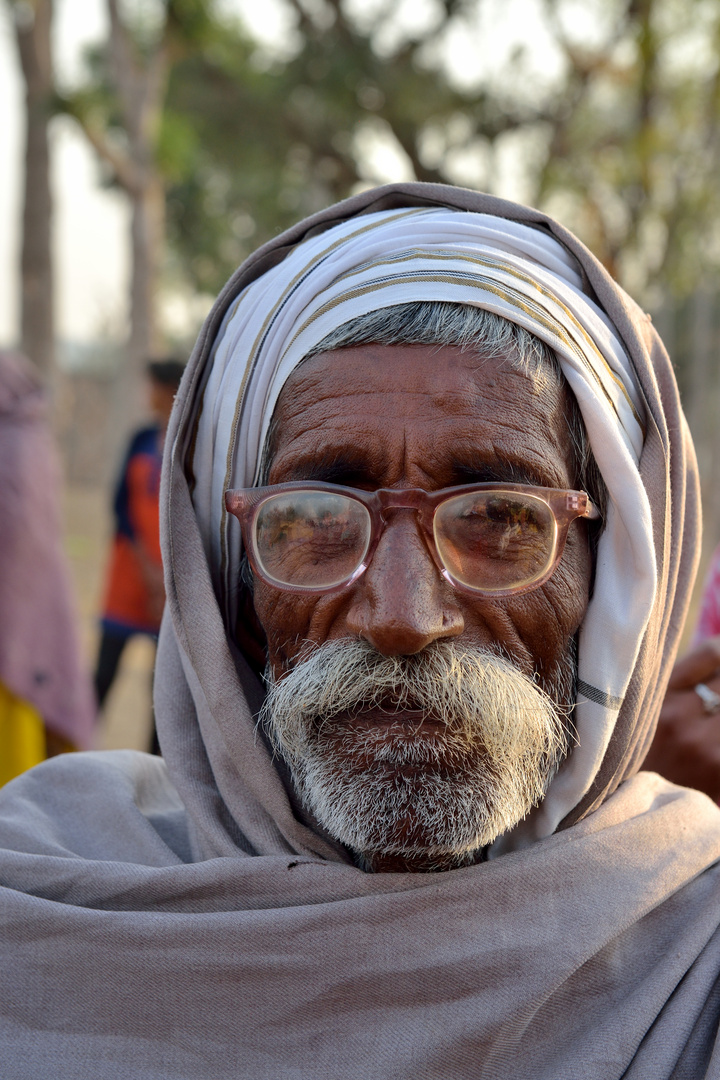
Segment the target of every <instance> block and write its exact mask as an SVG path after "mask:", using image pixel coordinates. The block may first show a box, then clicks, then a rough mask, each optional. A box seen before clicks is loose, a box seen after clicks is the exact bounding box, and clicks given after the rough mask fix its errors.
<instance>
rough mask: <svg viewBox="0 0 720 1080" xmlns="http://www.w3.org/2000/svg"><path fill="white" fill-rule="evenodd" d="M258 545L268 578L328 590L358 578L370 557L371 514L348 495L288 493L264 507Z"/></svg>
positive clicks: (259, 520)
mask: <svg viewBox="0 0 720 1080" xmlns="http://www.w3.org/2000/svg"><path fill="white" fill-rule="evenodd" d="M254 541H255V557H256V558H257V560H258V562H259V563H260V566H261V567H262V569H263V571H264V573H266V574H267V575H268V577H270V578H272V579H273V580H275V581H277V582H280V583H282V584H284V585H294V586H296V587H298V588H305V589H318V588H320V589H323V588H328V587H330V586H332V585H339V584H340V583H341V582H343V581H347V580H348V579H349V578H350V577H352V575H353V574H354V573H355V571H356V570H357V568H358V566H359V565H360V563H361V562H362V561H363V559H364V558H365V554H366V552H367V549H368V545H369V543H370V515H369V513H368V511H367V510H366V508H365V507H364V506H363V505H362V503H359V502H357V501H356V500H355V499H350V498H347V497H346V496H344V495H336V494H332V493H329V492H323V491H292V492H285V493H284V494H282V495H275V496H273V497H272V498H271V499H268V500H267V502H265V503H263V505H262V506H261V508H260V511H259V513H258V516H257V520H256V523H255V537H254Z"/></svg>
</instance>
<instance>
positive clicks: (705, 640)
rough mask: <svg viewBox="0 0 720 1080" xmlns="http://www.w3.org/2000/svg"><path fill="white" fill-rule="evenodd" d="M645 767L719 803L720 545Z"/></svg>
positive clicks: (710, 568) (672, 676)
mask: <svg viewBox="0 0 720 1080" xmlns="http://www.w3.org/2000/svg"><path fill="white" fill-rule="evenodd" d="M645 768H647V769H652V770H654V771H655V772H659V773H660V774H661V775H662V776H665V777H666V778H667V779H668V780H672V781H673V782H674V783H676V784H682V785H683V786H685V787H694V788H697V789H698V790H699V791H704V792H705V794H706V795H709V796H710V798H711V799H714V800H715V802H720V545H719V546H718V547H717V548H716V549H715V551H714V553H713V556H712V559H711V561H710V567H709V569H708V572H707V575H706V577H705V583H704V586H703V593H702V599H701V601H700V615H699V617H698V622H697V626H696V628H695V633H694V634H693V639H692V645H691V647H690V650H689V652H688V653H687V654H686V655H685V656H684V657H682V659H680V660H678V661H677V663H676V664H675V667H674V668H673V672H672V675H671V676H670V682H669V683H668V689H667V693H666V694H665V701H664V702H663V707H662V709H661V712H660V720H659V723H658V728H657V732H656V734H655V739H654V741H653V743H652V746H651V747H650V753H649V754H648V756H647V758H646V760H645Z"/></svg>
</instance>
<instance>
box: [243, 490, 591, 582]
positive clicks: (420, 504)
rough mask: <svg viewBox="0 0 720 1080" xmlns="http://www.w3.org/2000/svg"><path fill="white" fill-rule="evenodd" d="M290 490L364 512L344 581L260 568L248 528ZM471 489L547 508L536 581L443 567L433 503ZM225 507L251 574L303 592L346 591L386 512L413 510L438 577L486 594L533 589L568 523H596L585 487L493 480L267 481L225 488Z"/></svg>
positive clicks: (559, 548) (555, 557) (553, 564)
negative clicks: (413, 484) (314, 582)
mask: <svg viewBox="0 0 720 1080" xmlns="http://www.w3.org/2000/svg"><path fill="white" fill-rule="evenodd" d="M292 491H298V492H300V491H320V492H326V493H328V494H331V495H340V496H343V497H345V498H350V499H354V500H355V501H356V502H359V503H360V504H361V505H362V506H364V507H365V509H366V510H367V511H368V514H369V516H370V540H369V543H368V548H367V551H366V552H365V555H364V557H363V559H362V561H361V562H360V564H359V566H358V567H357V569H356V570H355V571H354V572H353V574H352V575H351V576H350V577H349V578H347V579H346V580H345V581H341V582H339V583H335V584H333V585H326V586H319V587H317V586H307V585H290V584H288V583H286V582H281V581H276V580H275V578H272V577H271V576H270V575H269V574H268V573H267V572H266V571H264V570H263V569H262V568H261V566H260V563H259V560H258V558H257V557H256V554H255V546H254V542H253V543H248V536H249V537H250V538H251V539H252V540H253V541H254V537H255V528H254V526H255V522H256V521H257V517H258V514H259V513H260V510H261V509H262V507H263V505H264V504H265V503H266V502H268V501H269V500H270V499H271V498H273V497H274V496H276V495H282V494H285V493H289V492H292ZM476 491H477V492H479V491H497V492H500V493H501V494H504V493H506V492H507V493H510V494H512V493H513V492H515V493H517V494H519V495H530V496H532V497H533V498H536V499H539V500H540V501H541V502H544V503H545V505H546V506H548V507H549V509H550V512H551V514H552V515H553V518H554V520H555V526H556V532H555V548H554V552H553V554H552V557H551V559H550V561H549V563H548V566H547V569H546V570H545V572H544V573H543V574H542V575H541V576H540V577H539V578H538V579H537V580H535V581H532V582H530V583H529V584H527V585H520V586H514V587H513V588H509V589H476V588H473V587H472V586H471V585H466V584H465V583H464V582H462V581H459V580H457V579H456V578H454V577H453V576H452V574H451V573H450V571H449V570H448V568H447V567H446V566H445V564H444V562H443V561H442V559H441V558H440V553H439V551H438V550H437V545H436V543H435V535H434V528H433V522H434V519H435V513H436V511H437V509H438V507H439V506H440V505H441V504H442V503H444V502H445V501H446V500H448V499H453V498H455V497H456V496H458V495H469V494H472V493H473V492H476ZM225 509H226V510H227V512H228V513H229V514H232V515H233V517H235V518H236V519H237V520H238V521H239V523H240V528H241V530H242V535H243V542H244V545H245V551H246V552H247V556H248V561H249V563H250V566H251V567H252V570H253V573H254V574H257V576H258V577H260V578H262V580H263V581H265V582H266V583H267V584H268V585H271V586H272V587H273V588H275V589H280V590H281V591H283V592H294V593H303V594H306V595H307V594H308V593H322V594H325V593H334V592H341V591H342V590H343V589H348V588H350V586H351V585H354V584H355V582H356V581H357V580H358V578H359V577H361V576H362V574H364V573H365V571H366V570H367V568H368V566H369V565H370V563H371V562H372V559H373V556H374V554H375V552H376V550H377V547H378V544H379V543H380V539H381V537H382V534H383V532H384V531H385V528H386V527H387V524H388V521H387V518H386V517H385V516H384V514H385V511H387V510H415V511H416V512H417V518H418V522H419V524H420V526H421V529H422V532H423V534H424V535H425V538H426V546H427V548H428V551H429V552H430V555H431V557H432V560H433V562H434V563H435V566H436V568H437V570H438V571H439V572H440V574H441V576H442V577H443V578H444V579H445V580H446V581H448V582H449V583H450V585H451V586H452V587H453V588H454V589H457V590H458V591H459V592H464V593H468V594H469V595H471V596H487V597H492V598H495V597H498V598H499V597H503V596H516V595H518V594H519V593H524V592H531V591H532V590H533V589H539V588H540V586H541V585H544V584H545V582H546V581H548V580H549V579H550V578H551V577H552V575H553V574H554V572H555V570H556V569H557V565H558V563H559V562H560V559H561V558H562V555H563V551H564V550H565V542H566V540H567V534H568V530H569V528H570V525H571V524H572V523H573V521H575V520H577V519H578V518H583V519H586V520H589V521H597V520H600V518H601V517H602V515H601V513H600V510H599V509H598V508H597V506H596V505H595V504H594V503H593V501H592V499H591V498H590V496H589V495H588V494H587V492H585V491H574V490H572V489H566V488H546V487H541V486H537V485H532V484H511V483H504V482H501V483H495V482H493V481H489V482H483V483H478V484H460V485H457V486H454V487H448V488H440V489H439V490H438V491H425V490H424V488H378V489H377V490H375V491H363V490H362V489H361V488H350V487H345V486H344V485H342V484H328V483H325V482H324V481H322V480H316V481H309V480H292V481H288V482H287V483H284V484H270V485H267V486H266V487H253V488H234V489H230V490H228V491H226V492H225Z"/></svg>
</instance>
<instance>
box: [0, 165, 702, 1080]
mask: <svg viewBox="0 0 720 1080" xmlns="http://www.w3.org/2000/svg"><path fill="white" fill-rule="evenodd" d="M168 447H169V450H170V452H169V453H168V454H167V456H166V461H165V465H164V470H165V471H164V489H163V500H162V501H163V515H164V525H163V529H164V539H163V544H164V557H165V573H166V586H167V596H168V608H167V611H166V616H165V620H164V623H163V627H162V631H161V635H160V645H159V654H158V672H157V677H156V709H157V716H158V728H159V735H160V742H161V746H162V750H163V755H164V760H155V759H153V758H150V757H149V756H145V755H140V754H131V753H129V752H128V753H120V754H100V755H74V756H71V757H70V758H66V759H64V760H63V761H59V762H53V763H50V764H48V765H43V766H40V767H39V768H38V769H36V770H34V771H32V772H31V773H29V774H28V775H27V776H26V777H25V778H21V779H20V780H18V781H15V782H14V783H13V784H11V785H10V786H9V787H8V788H7V790H6V791H5V792H4V793H3V796H2V798H1V799H0V843H1V844H2V847H3V851H2V854H1V855H0V875H1V877H0V884H2V885H3V886H4V890H3V892H2V904H3V908H2V910H3V919H4V931H3V938H2V941H3V952H2V963H3V967H2V970H3V976H4V982H5V986H4V992H3V995H2V999H1V1004H0V1016H1V1020H0V1032H1V1033H2V1039H1V1040H0V1044H1V1045H2V1047H3V1049H2V1050H0V1060H1V1061H2V1065H3V1068H2V1075H3V1076H4V1077H9V1078H10V1077H12V1078H14V1077H31V1076H32V1077H35V1076H46V1075H52V1076H54V1077H67V1078H71V1077H72V1078H73V1080H75V1078H81V1080H82V1078H87V1080H91V1078H92V1080H95V1078H97V1077H99V1076H102V1077H103V1078H113V1077H118V1078H119V1077H123V1078H124V1077H128V1076H138V1077H140V1076H143V1077H152V1078H154V1080H155V1078H165V1077H167V1078H179V1077H190V1076H193V1077H195V1076H202V1077H203V1078H204V1080H205V1078H207V1080H213V1078H221V1077H223V1078H224V1077H253V1078H259V1077H267V1078H273V1080H274V1078H279V1077H293V1078H301V1077H302V1078H305V1077H307V1078H308V1080H309V1078H315V1077H327V1078H332V1080H336V1078H339V1077H343V1078H345V1077H349V1078H368V1077H372V1078H376V1077H383V1078H384V1077H387V1078H393V1080H397V1078H407V1080H410V1078H418V1077H422V1078H438V1080H440V1078H442V1080H445V1078H447V1077H453V1078H455V1077H468V1078H470V1077H472V1078H478V1077H487V1078H498V1077H502V1078H506V1077H507V1078H518V1080H519V1078H523V1080H527V1078H528V1077H531V1078H533V1080H537V1078H540V1080H560V1078H567V1080H571V1078H572V1080H581V1078H588V1080H591V1078H592V1080H606V1078H607V1080H611V1078H618V1080H619V1078H620V1077H632V1078H634V1080H641V1078H642V1080H662V1078H669V1077H680V1076H687V1077H693V1078H695V1077H704V1076H708V1077H711V1076H718V1075H720V1051H716V1050H715V1040H716V1034H717V1028H718V1018H719V1017H720V1004H719V1002H720V999H719V998H718V995H717V992H716V989H715V988H716V985H717V981H718V973H719V972H720V934H719V933H718V924H719V923H720V900H719V899H718V895H719V890H720V870H719V869H718V860H720V812H719V811H718V810H717V808H716V807H714V806H713V805H712V804H711V803H710V801H709V800H707V799H706V798H705V797H704V796H701V795H699V794H697V793H692V792H689V791H686V790H683V789H680V788H675V787H673V786H672V785H670V784H668V783H667V782H665V781H663V780H660V778H659V777H657V776H654V775H651V774H647V773H638V769H639V767H640V765H641V762H642V758H643V756H644V754H645V752H646V750H647V746H648V744H649V741H650V739H651V737H652V731H653V727H654V723H655V719H656V716H657V712H658V710H659V706H660V702H661V700H662V695H663V691H664V686H665V682H666V680H667V676H668V674H669V671H670V668H671V665H672V662H673V658H674V654H675V650H676V647H677V640H678V635H679V632H680V629H681V625H682V621H683V618H684V615H685V611H686V607H687V600H688V595H689V590H690V587H691V584H692V578H693V575H694V572H695V566H696V555H697V536H696V534H697V520H698V503H697V479H696V473H695V466H694V460H693V456H692V451H691V448H690V446H689V443H688V440H687V434H686V428H685V425H684V420H683V417H682V413H681V411H680V407H679V401H678V396H677V391H676V388H675V383H674V380H673V377H672V372H671V369H670V366H669V362H668V360H667V357H666V355H665V353H664V351H663V349H662V346H661V344H660V342H659V341H658V339H657V337H656V335H655V334H654V332H653V330H652V327H651V325H650V323H649V320H648V319H647V317H646V316H645V315H643V314H642V313H641V312H640V311H639V310H638V309H637V307H636V306H635V305H634V304H633V303H632V301H630V300H629V299H628V298H627V297H626V296H625V295H624V294H623V293H622V292H621V291H620V290H619V289H618V288H617V287H616V286H615V285H614V284H613V282H612V281H611V280H610V279H609V278H608V276H607V274H606V273H605V272H604V270H603V269H602V268H601V267H600V266H599V265H598V264H597V262H596V261H595V260H594V259H593V258H592V256H590V255H589V254H588V252H587V251H585V249H584V248H583V247H582V245H581V244H579V243H578V241H577V240H575V239H574V238H573V237H572V236H571V235H570V234H568V233H567V232H566V231H565V230H564V229H562V227H561V226H559V225H557V224H556V223H554V222H552V221H550V220H549V219H547V218H546V217H544V216H543V215H542V214H539V213H537V212H535V211H532V210H528V209H527V208H523V207H518V206H514V205H512V204H510V203H506V202H503V201H501V200H497V199H493V198H489V197H485V196H479V195H475V194H474V193H472V192H466V191H460V190H456V189H452V188H444V187H435V186H432V185H419V184H416V185H398V186H391V187H388V188H382V189H378V190H375V191H370V192H366V193H364V194H362V195H360V196H357V197H355V198H354V199H351V200H349V201H348V202H346V203H343V204H340V205H339V206H336V207H332V208H330V209H329V210H327V211H325V212H323V213H321V214H319V215H316V216H315V217H313V218H310V219H309V220H308V221H305V222H303V223H301V224H300V225H299V226H297V227H296V228H295V229H294V230H291V231H290V232H289V233H287V234H285V235H284V236H282V237H279V238H278V239H277V240H276V241H274V242H272V243H271V244H269V245H267V246H266V247H265V248H262V249H260V251H259V252H257V253H256V254H255V255H254V256H253V257H252V258H251V259H250V260H249V261H248V262H247V263H246V264H245V265H244V266H243V267H241V269H240V270H239V271H238V273H237V275H236V276H235V277H234V278H233V279H232V281H231V282H230V283H229V285H228V287H227V289H226V290H225V292H224V293H223V295H222V296H221V297H220V299H219V301H218V303H217V305H216V307H215V309H214V311H213V312H212V313H211V315H210V317H209V319H208V321H207V323H206V325H205V328H204V330H203V332H202V334H201V337H200V340H199V342H198V345H197V348H196V351H195V353H194V356H193V358H192V360H191V362H190V365H189V368H188V371H187V373H186V376H185V378H184V381H183V385H182V387H181V389H180V393H179V396H178V399H177V402H176V406H175V410H174V413H173V418H172V420H171V425H170V430H169V434H168ZM263 676H264V678H263Z"/></svg>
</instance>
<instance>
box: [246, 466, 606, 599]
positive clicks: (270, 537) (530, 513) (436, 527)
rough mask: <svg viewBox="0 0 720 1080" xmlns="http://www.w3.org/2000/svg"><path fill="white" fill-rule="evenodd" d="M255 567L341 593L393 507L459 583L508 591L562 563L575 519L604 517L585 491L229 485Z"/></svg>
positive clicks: (276, 579)
mask: <svg viewBox="0 0 720 1080" xmlns="http://www.w3.org/2000/svg"><path fill="white" fill-rule="evenodd" d="M225 506H226V508H227V510H228V512H229V513H231V514H233V515H234V516H235V517H236V518H237V519H238V520H239V522H240V525H241V527H242V532H243V541H244V544H245V549H246V551H247V553H248V558H249V561H250V565H251V567H252V569H253V571H254V573H256V574H257V575H259V576H260V577H261V578H263V580H265V581H266V582H267V583H268V584H269V585H273V586H275V588H277V589H285V590H287V591H290V592H320V593H325V592H334V591H338V590H340V589H344V588H346V587H347V586H349V585H351V584H352V583H353V582H354V581H357V579H358V578H359V577H360V575H361V574H362V573H363V572H364V571H365V570H366V569H367V567H368V565H369V563H370V561H371V559H372V557H373V555H374V553H375V550H376V548H377V545H378V543H379V541H380V537H381V536H382V534H383V531H384V529H385V527H386V526H387V524H388V514H389V512H390V511H394V510H413V511H415V512H416V513H417V518H418V522H419V525H420V528H421V529H422V532H423V534H424V535H425V537H426V541H427V546H428V549H429V551H430V554H431V555H432V558H433V560H434V562H435V565H436V566H437V568H438V570H439V571H440V573H441V574H442V575H443V577H444V578H446V579H447V580H448V581H449V582H450V583H451V585H453V586H454V587H455V588H457V589H461V590H465V591H468V592H471V593H482V594H483V595H485V596H509V595H512V594H514V593H519V592H525V591H526V590H529V589H536V588H538V587H539V586H540V585H542V584H543V583H544V582H545V581H547V579H548V578H549V577H550V575H551V574H552V573H553V571H554V570H555V567H556V566H557V564H558V562H559V561H560V557H561V555H562V553H563V549H564V547H565V539H566V537H567V532H568V528H569V526H570V523H571V522H572V521H574V520H575V519H576V518H588V519H593V520H594V519H598V518H599V517H600V512H599V511H598V509H597V507H596V506H594V504H593V503H592V502H591V500H590V499H589V497H588V496H587V495H586V494H585V492H584V491H564V490H559V489H556V488H542V487H529V486H527V487H526V486H524V485H522V484H494V483H490V484H487V483H486V484H466V485H463V486H462V487H450V488H443V489H442V490H441V491H433V492H428V491H423V490H422V489H421V488H406V489H404V490H397V489H394V488H381V489H380V490H378V491H360V490H356V489H355V488H348V487H342V486H340V485H339V484H324V483H320V482H318V483H305V482H304V481H299V482H296V483H288V484H274V485H272V486H270V487H261V488H241V489H238V490H236V491H226V492H225Z"/></svg>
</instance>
